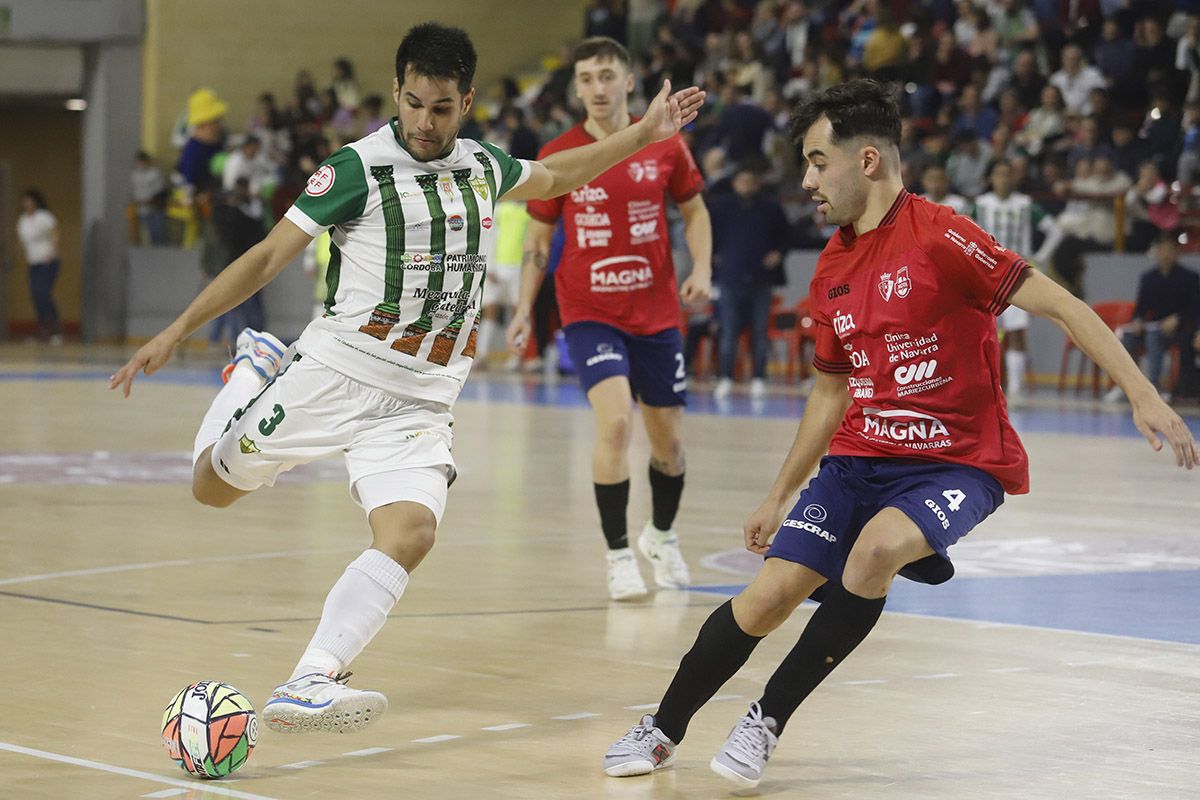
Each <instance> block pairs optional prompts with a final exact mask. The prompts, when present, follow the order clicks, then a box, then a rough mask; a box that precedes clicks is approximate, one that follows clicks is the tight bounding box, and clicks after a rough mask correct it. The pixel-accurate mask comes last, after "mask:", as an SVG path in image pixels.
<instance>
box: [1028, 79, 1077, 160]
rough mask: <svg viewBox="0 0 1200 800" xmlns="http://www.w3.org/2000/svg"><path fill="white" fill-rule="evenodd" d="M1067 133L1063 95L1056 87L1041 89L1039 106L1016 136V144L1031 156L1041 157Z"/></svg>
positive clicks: (1031, 112)
mask: <svg viewBox="0 0 1200 800" xmlns="http://www.w3.org/2000/svg"><path fill="white" fill-rule="evenodd" d="M1066 132H1067V118H1066V109H1065V107H1064V106H1063V95H1062V92H1061V91H1059V89H1058V87H1057V86H1045V87H1044V88H1043V89H1042V100H1041V104H1040V105H1038V107H1037V108H1035V109H1033V111H1030V112H1029V116H1028V117H1027V118H1026V120H1025V127H1024V128H1022V129H1021V132H1020V133H1019V134H1017V144H1019V145H1021V146H1022V147H1024V148H1025V149H1026V150H1027V151H1029V154H1030V155H1032V156H1038V155H1041V153H1042V152H1043V151H1045V150H1048V149H1049V147H1050V146H1052V145H1053V144H1054V142H1056V141H1058V139H1060V138H1062V136H1063V135H1064V134H1065V133H1066Z"/></svg>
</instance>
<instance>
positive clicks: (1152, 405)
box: [1133, 395, 1200, 469]
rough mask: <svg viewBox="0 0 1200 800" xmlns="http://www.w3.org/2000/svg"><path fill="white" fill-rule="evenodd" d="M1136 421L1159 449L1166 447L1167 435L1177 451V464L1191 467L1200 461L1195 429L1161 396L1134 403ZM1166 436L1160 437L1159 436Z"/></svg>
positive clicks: (1144, 434)
mask: <svg viewBox="0 0 1200 800" xmlns="http://www.w3.org/2000/svg"><path fill="white" fill-rule="evenodd" d="M1133 424H1134V425H1136V426H1137V429H1138V430H1139V431H1141V432H1142V436H1145V437H1146V441H1148V442H1150V446H1151V447H1153V448H1154V449H1155V450H1156V451H1158V450H1162V448H1163V443H1162V439H1163V438H1165V439H1166V440H1167V443H1168V444H1170V445H1171V449H1172V450H1174V451H1175V463H1176V464H1178V465H1179V466H1181V467H1187V468H1188V469H1192V468H1194V467H1195V466H1196V465H1197V464H1200V451H1198V450H1197V449H1196V440H1195V439H1194V438H1193V437H1192V432H1191V431H1190V430H1188V426H1187V425H1186V424H1185V423H1184V421H1183V420H1182V419H1181V418H1180V417H1179V415H1178V414H1176V413H1175V411H1174V410H1173V409H1172V408H1171V407H1170V406H1169V405H1167V404H1166V403H1164V402H1163V401H1162V398H1160V397H1158V396H1157V395H1152V396H1151V397H1150V398H1149V399H1148V400H1146V401H1144V402H1141V403H1135V404H1134V406H1133ZM1160 436H1161V437H1162V438H1159V437H1160Z"/></svg>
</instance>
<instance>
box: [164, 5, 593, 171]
mask: <svg viewBox="0 0 1200 800" xmlns="http://www.w3.org/2000/svg"><path fill="white" fill-rule="evenodd" d="M584 6H585V3H584V2H583V0H524V1H523V2H520V3H516V2H512V1H511V0H438V2H431V0H421V2H410V1H406V2H387V1H386V0H342V1H341V2H339V3H336V4H330V3H328V2H324V0H289V2H287V3H259V2H253V3H248V2H245V0H205V2H202V3H189V2H179V1H178V0H147V6H146V38H145V42H144V45H145V47H144V62H143V93H144V99H145V103H144V106H143V112H142V131H141V143H142V146H143V147H144V148H145V149H146V150H148V151H149V152H150V153H152V154H153V155H154V156H155V157H156V158H157V159H158V160H159V162H160V163H161V164H162V165H163V166H167V165H170V164H173V163H174V159H175V158H176V157H177V155H178V154H177V153H176V152H175V150H174V148H173V147H171V144H170V141H171V129H172V127H173V126H174V125H175V123H176V120H177V119H178V117H179V115H180V114H181V113H182V111H183V109H184V107H185V104H186V102H187V97H188V94H189V93H190V92H191V91H192V90H193V89H194V88H195V87H197V86H201V85H203V86H208V87H209V88H211V89H213V90H214V91H216V92H217V94H219V95H220V96H221V97H222V98H223V99H224V100H225V101H226V102H227V103H228V104H229V106H230V113H229V116H228V118H227V120H226V122H227V124H228V126H229V127H230V129H231V130H242V129H244V127H245V124H246V120H247V119H248V118H249V116H250V114H251V113H252V112H253V111H254V107H255V101H256V98H257V97H258V95H259V94H261V93H262V92H264V91H270V92H274V93H275V97H276V99H277V100H278V101H279V103H280V104H281V105H283V104H286V100H287V98H288V97H289V96H290V95H291V90H292V85H293V82H294V79H295V76H296V72H297V71H299V70H301V69H307V70H309V71H311V72H312V74H313V77H314V79H315V80H316V83H317V86H318V87H324V86H327V85H328V84H329V80H330V78H329V73H330V68H331V65H332V64H333V61H334V60H335V59H337V58H339V57H342V56H345V57H346V58H349V59H350V60H351V61H352V62H354V66H355V69H356V73H357V75H356V77H357V79H358V82H359V86H360V87H361V89H362V91H363V94H364V95H368V94H381V95H383V96H384V97H385V100H386V98H388V97H390V94H391V86H392V77H393V76H394V75H395V55H396V47H397V45H399V44H400V39H401V37H402V36H403V35H404V32H405V31H406V30H407V29H408V28H409V27H410V26H411V25H414V24H416V23H419V22H425V21H428V20H431V19H436V20H437V21H439V22H445V23H447V24H451V25H458V26H460V27H462V28H464V29H465V30H466V31H467V32H468V33H470V34H471V38H472V39H473V40H474V42H475V47H476V49H477V50H478V52H479V69H478V72H477V74H476V77H475V85H476V87H477V88H478V89H479V91H480V92H481V93H484V94H486V92H487V91H488V89H489V88H490V87H491V86H492V85H493V84H494V83H495V81H496V80H497V79H499V78H500V77H501V76H503V75H506V74H515V73H519V72H521V71H524V70H528V69H529V68H530V67H531V66H533V65H536V64H537V60H538V59H539V58H540V57H541V56H542V55H544V54H546V53H553V52H557V51H558V50H559V49H560V48H561V47H562V46H563V45H564V44H566V43H568V42H570V41H573V40H575V39H578V38H579V37H580V36H581V35H582V31H583V9H584ZM386 102H388V103H390V100H387V101H386ZM386 107H387V106H386V105H385V109H386Z"/></svg>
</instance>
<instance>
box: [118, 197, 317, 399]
mask: <svg viewBox="0 0 1200 800" xmlns="http://www.w3.org/2000/svg"><path fill="white" fill-rule="evenodd" d="M311 241H312V237H311V236H309V235H308V234H307V233H305V232H304V231H302V230H300V229H299V228H298V227H296V225H295V224H294V223H292V222H291V221H290V220H287V219H283V220H280V221H279V223H278V224H277V225H276V226H275V227H274V228H272V229H271V232H270V233H269V234H267V238H265V239H263V240H262V241H261V242H259V243H258V244H256V245H254V247H251V248H250V249H249V250H247V251H246V252H245V253H244V254H242V255H241V256H240V257H239V258H237V259H236V260H235V261H234V262H233V263H232V264H230V265H229V266H228V267H226V268H225V269H223V270H222V271H221V274H220V275H218V276H217V277H215V278H213V281H212V283H210V284H209V285H208V286H206V287H204V290H203V291H202V292H200V294H198V295H196V299H195V300H193V301H192V302H191V304H189V305H188V307H187V308H186V309H185V310H184V312H183V313H182V314H180V315H179V317H178V318H177V319H176V320H175V321H174V322H172V323H171V324H170V325H168V326H167V327H166V328H164V329H163V330H162V331H161V332H160V333H159V334H158V335H156V336H155V337H154V338H153V339H151V340H150V341H149V342H147V343H146V344H144V345H142V346H141V347H140V348H138V351H137V352H136V353H134V354H133V358H131V359H129V361H128V362H127V363H126V364H125V366H123V367H121V368H120V369H119V370H117V371H116V373H115V374H114V375H113V376H112V378H110V379H109V384H108V388H109V389H116V388H117V387H121V388H122V389H123V392H124V395H125V396H126V397H128V396H129V390H130V389H131V388H132V387H133V379H134V377H135V376H136V375H137V374H138V373H139V372H144V373H145V374H147V375H153V374H154V373H155V372H157V371H158V370H159V369H161V368H162V366H163V365H164V364H166V363H167V361H168V360H169V359H170V358H171V354H172V353H173V352H175V346H176V345H178V344H179V343H180V342H181V341H183V340H184V339H186V338H187V337H188V336H190V335H191V334H192V332H193V331H195V330H196V329H197V328H199V327H200V326H201V325H203V324H204V323H206V322H209V321H210V320H214V319H216V318H217V317H219V316H220V315H221V314H224V313H225V312H226V311H228V310H229V309H231V308H234V307H235V306H237V305H238V304H239V303H241V302H242V301H244V300H246V299H247V298H249V297H250V296H251V295H253V294H254V293H255V292H257V291H258V290H259V289H261V288H262V287H264V286H266V285H267V284H268V283H270V282H271V280H272V279H273V278H274V277H275V276H276V275H278V274H279V273H280V272H281V271H282V270H283V268H284V267H286V266H287V265H288V264H290V263H291V262H292V260H293V259H295V258H296V256H298V255H300V253H302V252H303V251H304V248H305V247H307V246H308V243H309V242H311Z"/></svg>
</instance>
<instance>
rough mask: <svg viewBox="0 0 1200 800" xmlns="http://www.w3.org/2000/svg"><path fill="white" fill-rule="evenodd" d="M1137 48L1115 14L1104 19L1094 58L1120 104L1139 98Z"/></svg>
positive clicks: (1093, 52) (1093, 54)
mask: <svg viewBox="0 0 1200 800" xmlns="http://www.w3.org/2000/svg"><path fill="white" fill-rule="evenodd" d="M1135 49H1136V48H1135V47H1134V44H1133V39H1131V38H1130V37H1129V35H1128V34H1127V33H1126V32H1125V31H1123V30H1121V24H1120V22H1118V20H1117V18H1116V17H1115V16H1114V17H1109V18H1108V19H1106V20H1104V25H1103V26H1102V27H1101V29H1100V41H1099V42H1097V44H1096V47H1095V49H1094V50H1093V51H1092V59H1093V60H1094V61H1095V62H1096V67H1097V68H1098V69H1099V70H1100V71H1101V72H1102V73H1104V74H1105V75H1107V76H1108V78H1109V80H1110V81H1111V82H1112V84H1111V85H1112V87H1113V92H1115V93H1116V94H1117V101H1118V105H1127V104H1128V103H1129V102H1131V101H1136V99H1137V98H1136V92H1137V83H1136V82H1135V81H1134V77H1135V73H1134V63H1133V62H1134V52H1135Z"/></svg>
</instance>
